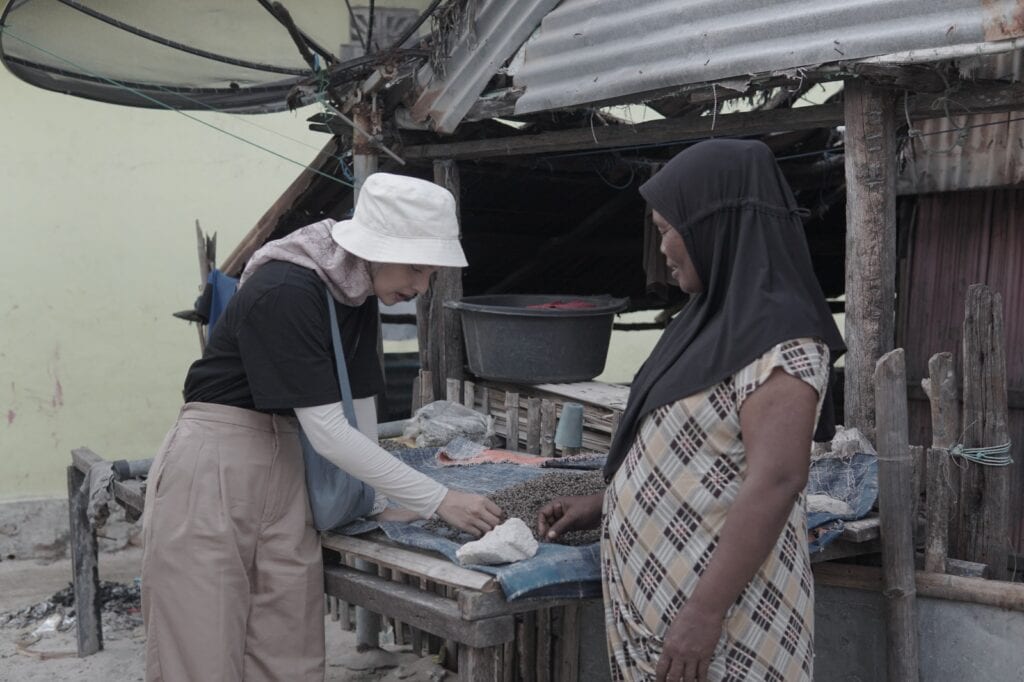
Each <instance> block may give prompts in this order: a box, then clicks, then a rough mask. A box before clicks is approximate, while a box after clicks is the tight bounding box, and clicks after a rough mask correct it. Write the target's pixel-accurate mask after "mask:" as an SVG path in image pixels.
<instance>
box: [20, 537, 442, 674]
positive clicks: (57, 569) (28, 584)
mask: <svg viewBox="0 0 1024 682" xmlns="http://www.w3.org/2000/svg"><path fill="white" fill-rule="evenodd" d="M141 561H142V551H141V550H139V549H137V548H131V549H127V550H125V551H122V552H117V553H114V554H101V555H100V577H101V578H102V579H103V580H110V581H118V582H125V583H130V582H131V581H132V580H134V578H136V577H137V576H138V575H139V569H140V564H141ZM70 580H71V562H70V561H68V560H65V561H57V562H53V563H46V564H41V563H38V562H35V561H0V613H3V612H6V611H12V610H17V609H21V608H24V607H26V606H31V605H33V604H36V603H38V602H40V601H43V600H45V599H48V598H49V597H50V596H52V595H53V594H54V593H55V592H57V591H58V590H61V589H62V588H64V587H66V586H67V585H68V583H69V582H70ZM32 629H33V628H32V627H30V628H26V629H25V630H17V629H13V628H0V682H31V681H35V680H39V681H42V680H46V681H48V682H49V681H52V680H74V681H75V682H79V681H81V682H93V681H96V682H99V681H101V680H102V681H103V682H136V681H138V680H142V679H143V678H144V670H145V666H144V664H145V655H144V645H145V634H144V633H143V632H142V628H141V627H139V628H136V629H134V630H115V629H111V628H107V629H105V630H104V633H103V636H104V649H103V650H102V651H100V652H99V653H97V654H94V655H92V656H89V657H87V658H81V659H80V658H77V657H75V656H74V655H73V654H74V651H75V638H74V630H73V629H72V630H70V631H68V632H64V633H55V634H51V635H48V636H46V637H45V638H43V639H41V640H40V641H38V642H36V643H35V644H33V645H32V646H31V647H29V649H30V650H31V651H33V652H36V653H37V654H38V653H39V652H46V654H44V655H57V656H58V657H56V658H39V657H38V655H27V654H26V653H25V652H24V651H19V650H18V647H17V644H16V643H17V641H18V639H19V637H22V636H24V635H25V634H27V633H26V630H27V631H31V630H32ZM326 629H327V674H326V680H328V682H370V681H376V680H382V681H392V682H394V681H397V680H410V681H411V680H424V681H430V680H441V679H449V680H451V679H454V677H455V676H454V675H452V674H450V673H449V674H447V675H445V671H444V669H443V668H440V667H438V666H437V665H436V664H435V663H434V661H433V660H432V659H431V658H429V657H426V658H420V657H418V656H416V655H414V654H412V653H411V652H410V651H409V650H408V648H403V647H389V648H388V650H389V652H390V654H389V655H387V658H388V659H389V663H388V665H387V667H382V668H379V669H376V670H373V669H371V670H354V669H352V668H356V667H363V665H364V664H365V663H366V660H367V659H366V657H365V655H362V656H360V655H356V654H355V653H354V652H355V634H354V633H351V632H345V631H343V630H342V629H341V628H340V627H339V626H338V624H337V623H334V622H331V621H330V620H329V619H328V620H327V628H326Z"/></svg>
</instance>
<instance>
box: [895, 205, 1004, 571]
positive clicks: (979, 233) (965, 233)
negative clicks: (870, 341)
mask: <svg viewBox="0 0 1024 682" xmlns="http://www.w3.org/2000/svg"><path fill="white" fill-rule="evenodd" d="M908 243H909V251H908V254H907V259H906V261H905V262H904V264H903V266H902V267H904V268H905V269H906V272H905V277H904V278H903V279H904V281H905V282H907V284H906V286H905V287H904V290H902V291H900V292H899V296H900V299H901V303H900V309H901V310H902V311H903V314H902V315H901V317H902V319H901V320H900V323H899V324H900V329H899V337H898V338H899V339H900V344H901V345H902V346H903V347H904V348H905V349H906V358H907V378H908V380H909V381H910V382H911V383H914V384H917V383H919V382H920V380H921V379H922V378H923V377H924V376H926V375H927V372H928V359H929V358H930V357H931V356H932V355H933V354H935V353H938V352H941V351H949V352H952V353H953V357H954V358H955V364H956V367H957V373H958V375H959V374H960V372H961V369H960V368H961V366H962V359H961V352H962V351H961V350H960V349H961V347H962V327H963V319H964V300H965V296H966V292H967V287H968V286H969V285H971V284H974V283H982V284H987V285H989V286H990V287H992V288H993V289H994V290H995V291H998V292H999V293H1000V294H1001V295H1002V297H1003V325H1004V326H1003V330H1004V333H1005V336H1006V374H1007V381H1008V391H1009V398H1010V416H1009V428H1010V438H1011V440H1012V441H1013V450H1012V455H1013V458H1014V461H1015V463H1014V464H1012V465H1011V471H1012V474H1011V475H1012V477H1013V478H1012V480H1013V482H1012V483H1011V488H1010V489H1011V494H1010V519H1011V523H1012V524H1013V528H1012V535H1013V538H1012V539H1013V541H1014V546H1015V547H1016V551H1017V552H1021V551H1024V353H1021V352H1020V349H1021V348H1024V315H1021V311H1022V310H1024V189H1020V188H1008V189H991V190H978V191H970V192H943V193H939V194H930V195H926V196H922V197H920V198H919V199H918V204H917V219H916V222H915V225H914V227H913V232H912V234H911V235H910V239H909V240H908ZM911 440H912V442H914V443H917V444H928V443H930V442H931V428H930V419H929V411H928V404H927V402H921V401H914V402H913V403H912V404H911Z"/></svg>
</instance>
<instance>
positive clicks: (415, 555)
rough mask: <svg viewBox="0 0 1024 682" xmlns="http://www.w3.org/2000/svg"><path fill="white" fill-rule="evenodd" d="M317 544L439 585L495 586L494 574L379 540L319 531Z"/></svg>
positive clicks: (488, 589)
mask: <svg viewBox="0 0 1024 682" xmlns="http://www.w3.org/2000/svg"><path fill="white" fill-rule="evenodd" d="M320 544H321V545H323V546H324V547H326V548H327V549H333V550H334V551H336V552H342V553H344V554H349V555H352V556H354V557H358V558H361V559H367V560H369V561H372V562H373V563H375V564H379V565H381V566H386V567H388V568H391V569H398V570H399V571H402V572H403V573H406V574H408V575H413V576H418V577H421V578H429V579H430V580H433V581H435V582H438V583H441V584H443V585H450V586H452V587H458V588H462V589H469V590H478V591H481V592H491V591H494V590H497V589H498V584H497V582H495V580H494V577H493V576H491V575H488V574H487V573H480V572H479V571H471V570H469V569H468V568H462V567H461V566H456V565H455V564H453V563H452V562H450V561H448V560H447V559H443V558H441V557H437V556H430V555H429V554H424V553H422V552H418V551H414V550H411V549H406V548H403V547H393V546H389V545H386V544H383V542H382V541H373V540H366V539H363V538H357V537H352V536H348V535H338V534H336V533H322V534H321V536H320Z"/></svg>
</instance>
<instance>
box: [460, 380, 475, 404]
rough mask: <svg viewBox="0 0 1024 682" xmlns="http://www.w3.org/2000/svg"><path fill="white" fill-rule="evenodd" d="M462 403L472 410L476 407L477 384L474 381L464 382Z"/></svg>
mask: <svg viewBox="0 0 1024 682" xmlns="http://www.w3.org/2000/svg"><path fill="white" fill-rule="evenodd" d="M462 404H463V405H465V406H466V407H468V408H469V409H471V410H472V409H475V408H476V384H474V383H473V382H472V381H464V382H462Z"/></svg>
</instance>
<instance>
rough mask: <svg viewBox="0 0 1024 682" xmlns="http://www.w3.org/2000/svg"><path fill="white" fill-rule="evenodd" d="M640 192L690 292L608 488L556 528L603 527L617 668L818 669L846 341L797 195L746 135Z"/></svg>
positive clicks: (652, 672) (678, 164) (633, 398)
mask: <svg viewBox="0 0 1024 682" xmlns="http://www.w3.org/2000/svg"><path fill="white" fill-rule="evenodd" d="M640 192H641V194H643V196H644V198H645V199H646V200H647V202H648V204H649V205H650V206H651V208H652V209H653V217H654V223H655V225H656V226H657V227H658V229H659V231H660V232H661V235H662V245H661V251H662V253H663V254H664V255H665V257H666V259H667V261H668V264H669V267H670V268H671V269H672V273H673V276H674V278H675V280H676V282H677V284H678V285H679V286H680V288H682V289H683V290H684V291H686V292H687V293H689V294H690V295H691V300H690V302H689V303H688V304H687V306H686V307H685V308H684V309H683V310H682V311H681V312H680V313H679V315H677V316H676V318H675V319H674V320H673V321H672V322H671V324H670V325H669V326H668V328H667V329H666V330H665V333H664V334H663V335H662V338H661V340H660V341H659V342H658V344H657V346H656V347H655V348H654V350H653V351H652V353H651V356H650V357H649V358H648V359H647V361H646V362H645V363H644V365H643V367H641V368H640V371H639V372H638V373H637V375H636V377H635V379H634V381H633V384H632V387H631V389H630V397H629V403H628V404H627V406H626V410H625V412H624V413H623V417H622V420H621V422H620V427H619V430H618V432H617V434H616V438H615V440H614V441H613V443H612V447H611V451H610V453H609V456H608V464H607V466H606V468H605V477H606V480H607V481H608V489H607V491H606V493H605V494H604V495H603V496H594V497H568V498H560V499H557V500H554V501H553V502H551V503H550V504H548V505H547V506H546V507H545V508H544V509H542V510H541V512H540V517H539V519H538V525H539V529H540V531H541V533H542V534H544V535H545V536H546V537H547V538H548V539H555V538H557V537H558V536H559V535H561V534H562V533H564V532H566V531H569V530H575V529H579V528H586V527H591V528H592V527H596V526H597V525H598V524H599V523H600V524H601V525H602V540H601V553H602V576H603V583H604V596H605V604H606V618H607V626H608V640H609V654H610V658H611V666H612V676H613V679H616V680H657V681H658V682H662V681H663V680H667V681H670V682H676V680H686V681H687V682H689V681H691V680H724V679H731V680H779V681H780V682H781V681H782V680H785V681H786V682H790V681H792V680H806V681H807V682H810V680H811V679H812V676H813V655H814V652H813V606H814V597H813V587H812V585H813V580H812V578H811V573H810V559H809V557H808V553H807V542H806V537H807V534H806V526H807V520H806V512H805V506H804V499H803V489H804V486H805V485H806V481H807V473H808V468H809V464H810V446H811V438H812V434H813V433H814V431H815V424H816V423H818V422H819V421H821V423H818V427H819V433H821V432H827V431H828V430H829V426H830V423H828V422H830V421H831V412H830V411H828V410H826V411H825V413H824V416H822V402H823V398H824V395H825V391H826V387H827V384H828V375H829V365H830V361H833V360H834V359H835V358H836V357H837V356H838V355H839V354H841V353H842V352H843V351H844V350H845V347H844V346H843V342H842V338H841V337H840V335H839V331H838V329H837V328H836V326H835V323H834V322H833V320H832V316H831V313H830V311H829V308H828V305H827V303H826V301H825V297H824V295H823V294H822V291H821V287H820V286H819V284H818V282H817V280H816V279H815V276H814V272H813V270H812V268H811V259H810V254H809V252H808V249H807V244H806V240H805V238H804V234H803V228H802V225H801V221H800V217H799V215H798V209H797V206H796V203H795V201H794V199H793V195H792V192H791V191H790V189H789V187H788V185H787V184H786V181H785V179H784V178H783V176H782V173H781V171H780V170H779V167H778V165H777V164H776V163H775V159H774V157H773V156H772V153H771V151H770V150H769V149H768V147H766V146H765V145H764V144H762V143H760V142H756V141H742V140H711V141H707V142H702V143H700V144H697V145H694V146H693V147H690V148H688V149H687V150H685V151H683V152H682V153H680V154H678V155H677V156H676V157H675V158H673V159H672V160H671V161H670V162H669V163H668V164H667V165H666V166H665V168H664V169H662V170H661V171H660V172H659V173H658V174H657V175H655V176H654V177H653V178H652V179H651V180H650V181H649V182H647V183H646V184H644V185H643V186H642V187H641V188H640ZM819 417H821V419H820V420H819ZM602 519H603V523H601V522H602Z"/></svg>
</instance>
